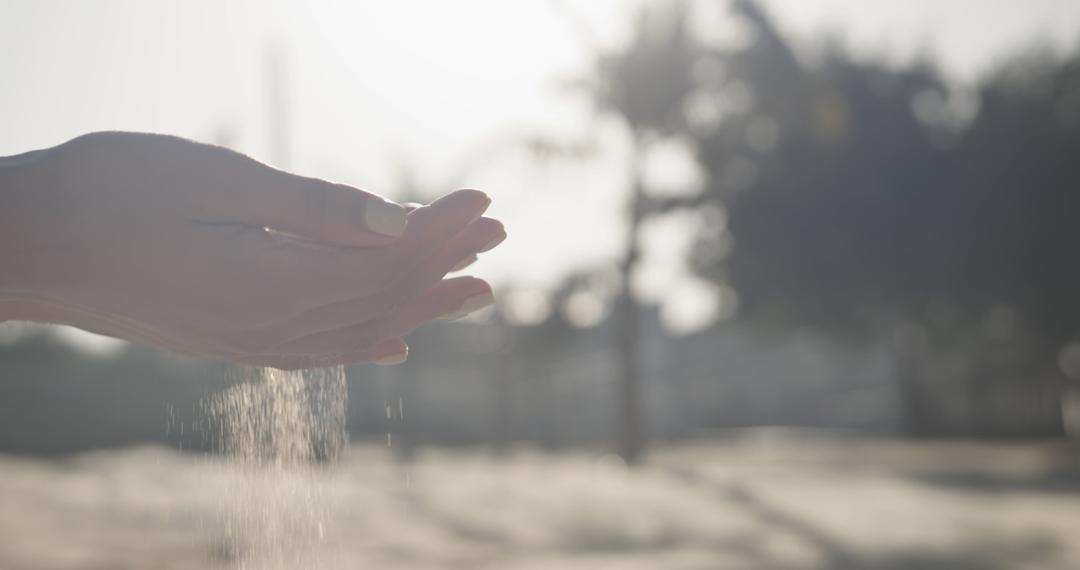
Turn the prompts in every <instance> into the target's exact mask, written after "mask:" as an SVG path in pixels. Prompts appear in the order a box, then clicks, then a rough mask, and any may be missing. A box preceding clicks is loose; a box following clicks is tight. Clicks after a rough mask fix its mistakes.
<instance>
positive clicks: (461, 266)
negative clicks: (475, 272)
mask: <svg viewBox="0 0 1080 570" xmlns="http://www.w3.org/2000/svg"><path fill="white" fill-rule="evenodd" d="M477 259H478V258H477V257H476V256H475V255H470V256H469V257H466V258H465V259H462V260H461V261H459V262H458V263H457V265H455V266H453V267H451V268H450V272H451V273H453V272H455V271H461V270H462V269H465V268H466V267H468V266H470V265H472V264H473V262H475V261H476V260H477Z"/></svg>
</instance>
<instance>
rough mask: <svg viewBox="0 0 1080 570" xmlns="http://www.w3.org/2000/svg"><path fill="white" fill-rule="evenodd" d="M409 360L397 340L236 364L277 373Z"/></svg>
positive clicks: (239, 357) (250, 359)
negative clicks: (269, 369) (348, 349)
mask: <svg viewBox="0 0 1080 570" xmlns="http://www.w3.org/2000/svg"><path fill="white" fill-rule="evenodd" d="M408 357H409V346H408V345H407V344H405V341H404V340H402V339H400V338H393V339H389V340H385V341H382V342H380V343H378V344H377V345H375V346H373V347H371V348H367V349H363V350H357V351H353V352H347V353H341V354H321V355H307V354H301V355H271V356H245V355H236V356H235V360H236V361H238V362H241V363H243V364H247V365H249V366H268V367H270V368H277V369H280V370H301V369H304V368H325V367H328V366H339V365H348V364H364V363H373V364H378V365H381V366H392V365H395V364H401V363H402V362H405V360H406V359H407V358H408Z"/></svg>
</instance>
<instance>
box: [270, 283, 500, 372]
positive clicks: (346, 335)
mask: <svg viewBox="0 0 1080 570" xmlns="http://www.w3.org/2000/svg"><path fill="white" fill-rule="evenodd" d="M492 302H494V296H493V294H492V292H491V287H490V286H489V285H488V284H487V283H485V282H484V281H482V280H480V279H477V278H475V277H456V278H453V279H447V280H445V281H442V282H441V283H439V284H438V285H436V286H434V287H432V288H431V289H430V290H429V291H427V292H425V293H424V294H422V295H420V296H418V297H416V298H415V299H413V300H411V301H409V302H408V303H406V304H404V305H403V306H401V308H400V309H398V310H396V311H393V312H392V313H390V314H388V315H386V316H384V317H383V318H381V319H378V320H375V321H370V322H367V323H363V324H359V325H353V326H348V327H344V328H338V329H335V330H327V331H324V332H320V333H316V334H312V335H308V336H305V337H302V338H298V339H296V340H293V341H289V342H286V343H283V344H281V345H280V346H277V347H275V348H274V349H273V352H274V353H275V354H309V355H310V354H344V353H349V352H352V351H356V350H360V349H363V348H364V347H366V346H372V345H375V344H378V343H380V342H382V341H384V340H386V339H391V338H398V337H403V336H405V335H406V334H408V333H410V332H412V331H413V330H414V329H416V328H417V327H419V326H420V325H422V324H424V323H425V322H428V321H431V320H434V319H438V318H440V317H442V318H457V317H460V316H463V315H464V314H467V313H469V312H472V311H476V310H478V309H480V308H483V307H485V306H487V305H490V304H491V303H492Z"/></svg>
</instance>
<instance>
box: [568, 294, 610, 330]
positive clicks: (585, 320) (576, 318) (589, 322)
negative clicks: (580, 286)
mask: <svg viewBox="0 0 1080 570" xmlns="http://www.w3.org/2000/svg"><path fill="white" fill-rule="evenodd" d="M607 313H608V307H607V304H606V303H605V302H604V299H603V298H601V297H600V296H599V295H597V294H596V293H594V292H592V291H575V292H573V293H571V294H570V296H569V297H567V299H566V301H565V302H564V303H563V306H562V314H563V317H564V318H565V319H566V321H567V322H569V323H570V324H571V325H573V326H575V327H580V328H587V327H594V326H596V325H598V324H600V323H601V321H603V320H604V317H606V316H607Z"/></svg>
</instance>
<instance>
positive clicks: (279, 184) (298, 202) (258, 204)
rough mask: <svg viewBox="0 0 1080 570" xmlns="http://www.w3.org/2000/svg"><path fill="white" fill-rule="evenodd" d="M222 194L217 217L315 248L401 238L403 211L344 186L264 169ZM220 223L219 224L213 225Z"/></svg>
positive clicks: (382, 242)
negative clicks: (306, 242)
mask: <svg viewBox="0 0 1080 570" xmlns="http://www.w3.org/2000/svg"><path fill="white" fill-rule="evenodd" d="M237 184H238V186H239V187H238V188H237V189H236V191H235V192H231V193H227V195H228V197H227V198H226V199H225V200H224V202H225V204H224V206H223V208H224V211H223V212H222V215H224V216H225V217H227V218H230V219H228V220H224V221H231V222H236V223H241V224H245V225H249V226H258V227H268V228H271V229H274V230H277V231H279V232H282V233H285V234H291V235H294V236H298V237H300V238H302V239H307V240H311V241H315V242H320V243H328V244H335V245H342V246H354V247H370V246H378V245H385V244H387V243H390V242H391V241H393V239H394V238H396V237H398V236H400V235H402V234H403V233H404V231H405V227H406V225H407V219H406V211H405V208H404V207H402V206H401V205H399V204H396V203H394V202H391V201H388V200H385V199H383V198H382V197H381V196H377V195H375V194H372V193H370V192H365V191H363V190H360V189H359V188H354V187H352V186H347V185H345V184H335V183H332V182H327V181H325V180H319V179H317V178H308V177H304V176H296V175H294V174H290V173H288V172H282V171H280V170H276V169H273V168H270V167H267V166H265V165H257V166H256V171H255V172H254V173H249V175H248V176H245V177H242V179H241V180H239V181H238V182H237ZM215 221H222V220H215Z"/></svg>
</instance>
